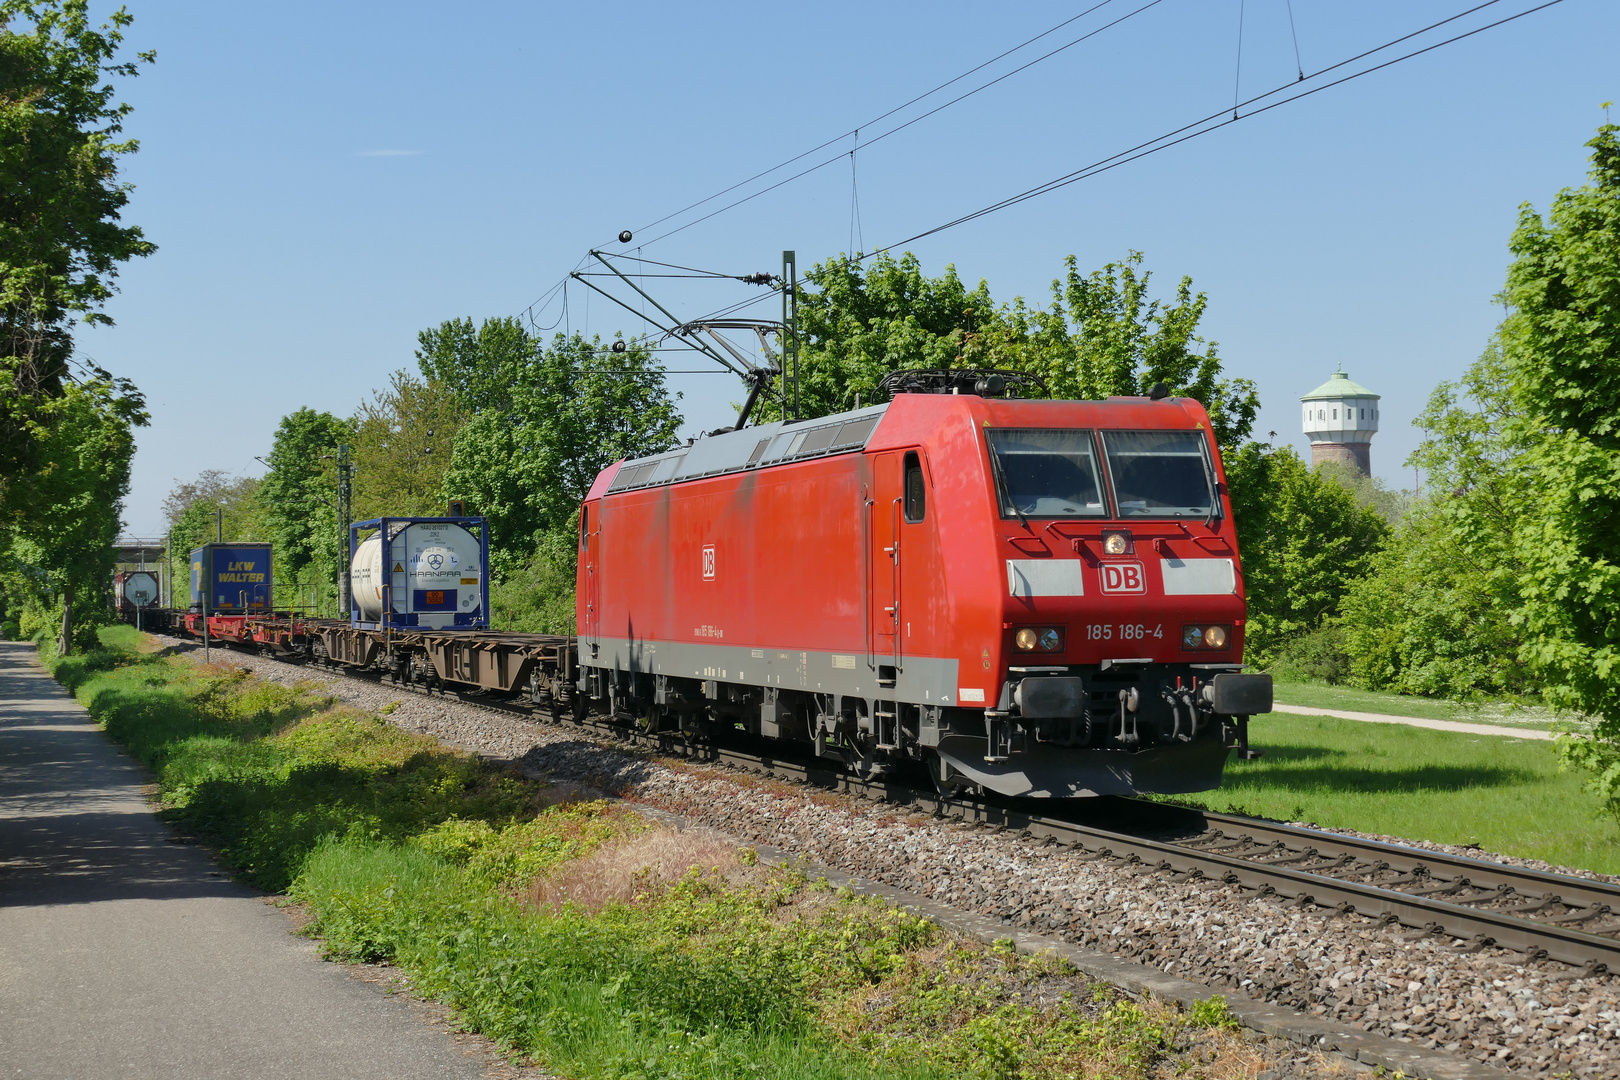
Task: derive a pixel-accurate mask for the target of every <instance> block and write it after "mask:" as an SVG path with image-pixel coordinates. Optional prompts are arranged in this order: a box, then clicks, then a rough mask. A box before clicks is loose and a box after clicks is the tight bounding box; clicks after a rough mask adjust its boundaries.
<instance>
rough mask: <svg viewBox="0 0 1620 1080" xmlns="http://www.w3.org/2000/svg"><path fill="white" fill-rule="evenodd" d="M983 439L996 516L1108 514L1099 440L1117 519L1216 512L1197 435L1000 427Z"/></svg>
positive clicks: (1206, 457)
mask: <svg viewBox="0 0 1620 1080" xmlns="http://www.w3.org/2000/svg"><path fill="white" fill-rule="evenodd" d="M984 434H985V438H986V440H987V441H988V442H989V444H990V457H991V460H992V462H993V463H994V466H995V469H994V471H995V480H996V494H997V496H998V497H999V500H1000V503H1001V516H1002V517H1007V518H1010V517H1040V518H1064V517H1104V516H1107V514H1108V504H1107V501H1106V496H1105V493H1104V488H1103V482H1102V477H1101V475H1100V474H1099V461H1098V455H1097V452H1096V451H1097V446H1096V440H1097V438H1098V436H1099V435H1100V436H1101V438H1102V460H1103V462H1105V463H1106V467H1107V470H1108V481H1109V488H1110V489H1111V491H1112V495H1113V502H1114V507H1115V511H1114V516H1115V517H1119V518H1128V517H1157V518H1175V517H1208V516H1210V515H1211V514H1213V513H1215V512H1216V510H1215V505H1216V504H1215V497H1214V491H1213V488H1212V485H1211V483H1210V476H1211V472H1210V464H1209V454H1208V451H1207V450H1206V449H1205V445H1204V436H1203V433H1202V432H1199V431H1103V432H1094V431H1081V430H1075V429H1072V428H1071V429H1064V428H1050V429H1049V428H1001V429H991V430H987V431H986V432H985V433H984Z"/></svg>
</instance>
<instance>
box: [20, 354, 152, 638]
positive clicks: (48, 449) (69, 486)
mask: <svg viewBox="0 0 1620 1080" xmlns="http://www.w3.org/2000/svg"><path fill="white" fill-rule="evenodd" d="M146 421H147V414H146V408H145V402H144V401H143V400H142V398H141V396H140V394H139V393H138V392H137V391H136V390H135V389H134V387H133V386H131V385H130V384H129V383H128V382H125V381H123V380H119V379H114V378H113V377H111V376H110V375H108V374H107V373H106V372H102V371H96V372H95V373H94V374H93V375H92V376H91V377H89V378H83V379H65V380H64V381H63V383H62V386H61V389H60V392H59V393H57V394H56V395H55V396H53V397H51V398H50V399H49V400H48V401H46V402H44V403H43V404H42V405H41V406H40V407H39V409H38V410H36V413H35V416H34V418H33V420H32V422H31V423H30V424H29V426H28V428H27V429H26V430H25V432H24V433H23V434H24V437H26V438H29V439H30V440H31V441H32V442H33V444H34V445H33V446H32V448H31V451H30V454H29V456H30V458H31V459H32V460H33V461H35V462H36V463H37V467H36V468H35V469H33V470H32V471H30V472H29V473H27V474H26V475H23V476H20V477H18V478H17V479H16V482H15V488H14V490H13V492H12V494H13V496H14V499H15V504H16V506H17V507H18V508H19V509H18V511H17V512H16V514H15V515H14V518H13V520H12V521H11V522H9V527H8V528H6V529H4V530H0V544H3V546H4V547H5V548H6V549H7V555H8V562H9V563H10V564H11V567H12V573H11V575H10V580H9V581H8V583H7V588H6V592H7V593H8V594H10V595H12V596H17V595H21V596H22V597H23V598H24V602H25V604H28V605H30V606H32V607H34V608H35V609H36V610H40V609H44V608H47V607H54V609H55V610H56V612H57V613H58V615H59V617H60V622H59V632H58V634H57V648H58V650H59V651H60V652H62V653H63V654H64V655H66V654H67V653H70V652H72V651H73V650H74V648H75V647H76V646H77V647H83V646H85V645H86V644H89V643H91V642H93V634H94V630H95V627H96V626H97V625H98V624H99V623H100V622H101V621H102V616H103V614H104V612H105V610H106V608H107V604H106V603H105V602H104V601H105V594H106V589H107V584H108V581H109V578H110V576H111V574H112V569H113V563H114V551H113V546H112V543H113V540H114V539H115V538H116V537H117V535H118V531H119V524H120V516H121V514H122V511H123V499H124V495H125V493H126V492H128V490H129V472H130V463H131V461H132V460H133V458H134V455H135V436H134V428H135V427H137V426H140V425H144V424H145V423H146Z"/></svg>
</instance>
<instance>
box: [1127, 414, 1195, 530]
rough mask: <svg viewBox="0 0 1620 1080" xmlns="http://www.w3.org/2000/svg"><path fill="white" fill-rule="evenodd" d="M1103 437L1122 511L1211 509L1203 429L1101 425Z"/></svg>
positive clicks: (1185, 513) (1153, 513)
mask: <svg viewBox="0 0 1620 1080" xmlns="http://www.w3.org/2000/svg"><path fill="white" fill-rule="evenodd" d="M1102 438H1103V450H1104V452H1105V453H1106V455H1107V459H1108V478H1109V480H1111V481H1112V482H1113V487H1114V498H1115V500H1116V501H1117V502H1118V504H1119V516H1120V517H1122V518H1127V517H1208V516H1209V515H1210V514H1212V513H1213V512H1214V505H1215V504H1214V492H1213V491H1211V489H1210V482H1209V480H1210V469H1209V455H1208V454H1207V453H1206V452H1205V450H1204V435H1203V433H1202V432H1199V431H1105V432H1103V433H1102Z"/></svg>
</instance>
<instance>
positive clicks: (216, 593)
mask: <svg viewBox="0 0 1620 1080" xmlns="http://www.w3.org/2000/svg"><path fill="white" fill-rule="evenodd" d="M273 584H274V583H273V582H272V581H271V579H270V545H269V544H204V545H203V546H202V547H200V548H198V549H197V550H195V551H193V552H192V553H191V609H192V610H193V611H206V612H208V613H209V614H212V615H247V614H253V613H257V612H266V611H271V610H273V609H274V608H275V601H274V599H273V596H274V593H273V591H272V585H273Z"/></svg>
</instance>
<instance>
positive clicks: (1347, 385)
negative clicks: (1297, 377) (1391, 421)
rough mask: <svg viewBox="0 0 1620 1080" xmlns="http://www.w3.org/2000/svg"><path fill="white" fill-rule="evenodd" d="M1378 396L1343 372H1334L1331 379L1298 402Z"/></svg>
mask: <svg viewBox="0 0 1620 1080" xmlns="http://www.w3.org/2000/svg"><path fill="white" fill-rule="evenodd" d="M1378 396H1379V395H1377V394H1375V393H1373V392H1372V391H1371V390H1369V389H1367V388H1366V387H1365V386H1362V385H1361V384H1360V383H1358V382H1356V381H1355V380H1354V379H1352V378H1350V376H1348V375H1346V374H1345V373H1344V372H1342V371H1335V372H1334V373H1333V377H1332V378H1331V379H1329V380H1328V381H1327V382H1325V383H1323V384H1322V385H1321V386H1318V387H1317V388H1316V389H1315V390H1312V391H1311V392H1310V393H1308V394H1305V395H1304V396H1302V397H1301V398H1300V399H1299V400H1301V401H1322V400H1324V399H1328V398H1352V397H1355V398H1375V397H1378Z"/></svg>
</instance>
